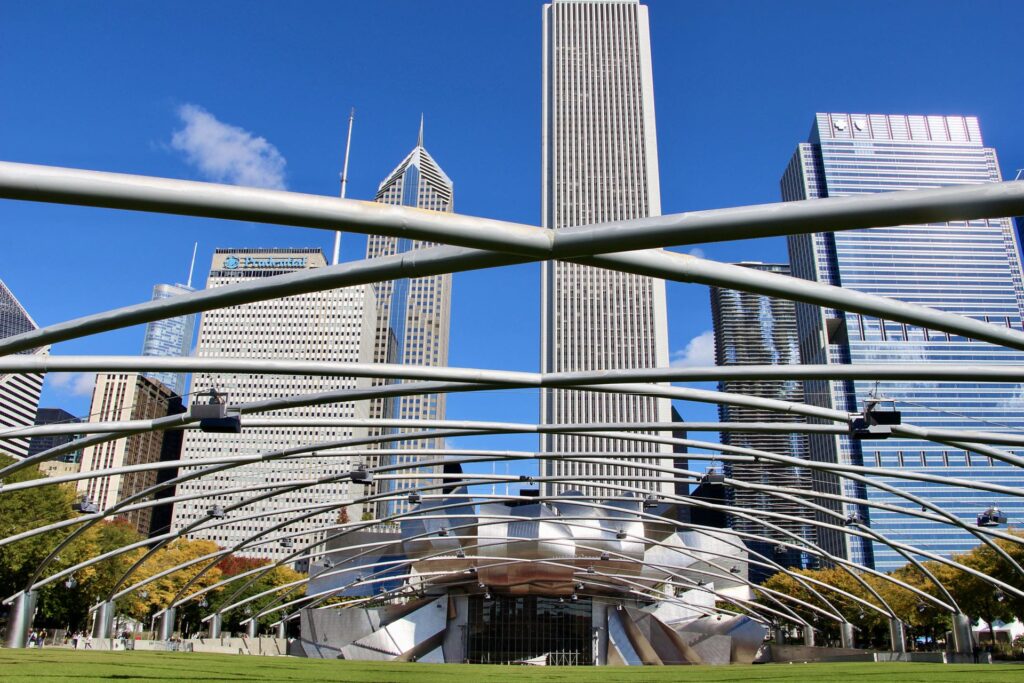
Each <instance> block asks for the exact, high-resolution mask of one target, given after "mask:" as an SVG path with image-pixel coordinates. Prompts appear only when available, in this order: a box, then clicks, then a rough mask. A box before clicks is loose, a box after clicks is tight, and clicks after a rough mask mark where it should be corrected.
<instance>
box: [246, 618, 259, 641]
mask: <svg viewBox="0 0 1024 683" xmlns="http://www.w3.org/2000/svg"><path fill="white" fill-rule="evenodd" d="M258 626H259V624H257V623H256V619H255V618H253V619H250V620H249V621H248V622H246V624H245V634H246V635H247V636H249V637H250V638H255V637H256V629H257V627H258Z"/></svg>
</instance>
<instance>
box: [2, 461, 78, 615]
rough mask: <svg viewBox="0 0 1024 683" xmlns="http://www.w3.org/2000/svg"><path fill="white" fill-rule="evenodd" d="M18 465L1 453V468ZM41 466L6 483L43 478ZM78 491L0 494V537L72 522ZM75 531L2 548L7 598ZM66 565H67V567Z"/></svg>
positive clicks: (48, 489) (66, 488)
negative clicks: (67, 520)
mask: <svg viewBox="0 0 1024 683" xmlns="http://www.w3.org/2000/svg"><path fill="white" fill-rule="evenodd" d="M13 462H15V460H14V458H11V457H9V456H6V455H3V454H0V467H7V466H8V465H10V464H11V463H13ZM45 476H46V475H44V474H43V473H42V472H40V471H39V468H38V467H26V468H24V469H21V470H18V471H17V472H15V473H13V474H10V475H8V476H6V477H4V484H6V485H10V484H15V483H18V482H24V481H32V480H35V479H43V478H45ZM74 501H75V490H74V488H73V487H72V486H71V485H70V484H62V485H56V486H37V487H35V488H30V489H25V490H22V491H7V492H4V494H3V495H0V538H7V537H8V536H13V535H15V534H19V533H22V532H25V531H29V530H31V529H35V528H38V527H42V526H46V525H48V524H53V523H55V522H60V521H63V520H65V519H68V518H69V517H71V516H72V515H73V512H72V510H71V504H72V503H74ZM70 532H71V529H70V528H68V527H65V528H63V529H58V530H55V531H52V532H49V533H45V534H40V535H38V536H33V537H31V538H26V539H24V540H21V541H17V542H15V543H9V544H7V545H4V546H0V593H2V594H3V596H4V597H6V596H8V595H12V594H14V593H17V592H18V591H21V590H23V589H24V588H25V586H26V583H27V582H28V580H29V578H31V576H32V573H33V572H34V571H35V568H36V567H37V566H38V565H39V563H40V562H42V561H43V560H44V559H45V558H46V556H47V555H49V554H50V551H52V550H53V549H54V548H55V547H56V546H57V544H58V543H60V542H61V541H62V540H64V538H66V537H67V535H68V534H69V533H70ZM64 566H67V565H66V564H65V565H64Z"/></svg>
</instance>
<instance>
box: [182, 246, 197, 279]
mask: <svg viewBox="0 0 1024 683" xmlns="http://www.w3.org/2000/svg"><path fill="white" fill-rule="evenodd" d="M197 249H199V242H196V243H195V244H193V245H192V263H191V265H189V267H188V284H187V285H185V286H186V287H188V288H189V289H192V273H194V272H195V270H196V250H197Z"/></svg>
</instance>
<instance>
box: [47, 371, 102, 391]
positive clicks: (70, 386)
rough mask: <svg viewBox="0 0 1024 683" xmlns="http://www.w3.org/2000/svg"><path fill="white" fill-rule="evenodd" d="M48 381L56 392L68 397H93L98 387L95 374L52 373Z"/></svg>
mask: <svg viewBox="0 0 1024 683" xmlns="http://www.w3.org/2000/svg"><path fill="white" fill-rule="evenodd" d="M46 381H47V382H48V383H49V384H50V386H51V387H53V389H54V391H56V392H57V393H60V394H65V395H68V396H91V395H92V388H93V387H94V386H96V373H95V372H50V373H47V375H46Z"/></svg>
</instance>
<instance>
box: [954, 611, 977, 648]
mask: <svg viewBox="0 0 1024 683" xmlns="http://www.w3.org/2000/svg"><path fill="white" fill-rule="evenodd" d="M953 649H954V650H955V651H956V654H958V655H969V654H971V653H972V652H973V651H974V633H973V632H972V630H971V618H970V617H969V616H967V615H966V614H963V613H961V612H957V613H956V614H954V615H953Z"/></svg>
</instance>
